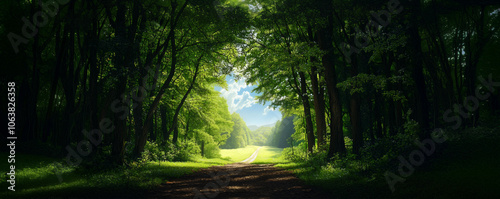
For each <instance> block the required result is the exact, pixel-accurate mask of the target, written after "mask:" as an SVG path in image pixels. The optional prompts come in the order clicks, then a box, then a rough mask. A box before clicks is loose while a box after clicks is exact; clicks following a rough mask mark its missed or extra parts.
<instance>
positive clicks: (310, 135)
mask: <svg viewBox="0 0 500 199" xmlns="http://www.w3.org/2000/svg"><path fill="white" fill-rule="evenodd" d="M299 76H300V91H301V93H300V94H301V96H300V97H301V99H302V105H303V106H304V117H305V118H304V119H305V120H306V135H307V151H309V152H310V153H312V152H313V148H314V145H315V139H314V131H313V124H312V118H311V105H310V104H309V96H308V95H307V85H306V76H305V74H304V72H299Z"/></svg>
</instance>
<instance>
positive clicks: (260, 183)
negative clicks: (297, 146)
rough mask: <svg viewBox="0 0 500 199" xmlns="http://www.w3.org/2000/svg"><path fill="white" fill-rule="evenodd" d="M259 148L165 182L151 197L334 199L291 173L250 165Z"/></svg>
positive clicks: (274, 168) (269, 166)
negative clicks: (236, 160)
mask: <svg viewBox="0 0 500 199" xmlns="http://www.w3.org/2000/svg"><path fill="white" fill-rule="evenodd" d="M258 151H259V149H257V150H256V151H255V152H254V154H252V156H250V157H249V158H248V159H246V160H244V161H243V162H240V163H234V164H228V165H224V166H214V167H211V168H207V169H202V170H200V171H198V172H195V173H193V174H191V175H187V176H183V177H181V178H178V179H176V180H174V181H169V182H168V183H166V184H162V185H161V186H160V187H159V188H158V189H157V190H155V191H153V192H151V193H150V194H148V197H149V198H200V199H204V198H221V199H222V198H235V199H236V198H321V199H322V198H331V197H330V196H328V195H327V194H326V193H324V192H321V191H320V190H317V189H315V188H312V187H309V186H307V185H305V184H304V183H303V182H302V181H301V180H299V179H298V178H296V177H295V176H294V175H293V174H292V172H290V171H286V170H283V169H279V168H276V167H273V166H272V165H268V164H260V165H258V164H249V162H252V161H253V160H255V158H256V157H257V154H258Z"/></svg>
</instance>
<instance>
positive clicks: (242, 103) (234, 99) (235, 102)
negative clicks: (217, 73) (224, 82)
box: [220, 79, 257, 113]
mask: <svg viewBox="0 0 500 199" xmlns="http://www.w3.org/2000/svg"><path fill="white" fill-rule="evenodd" d="M227 87H228V88H227V89H228V90H226V89H222V90H221V91H220V93H221V95H222V97H224V98H226V100H227V105H228V106H229V112H231V113H233V112H235V111H237V110H240V109H243V108H247V107H251V106H253V105H254V104H255V103H256V102H257V101H256V100H255V99H254V97H252V95H250V92H248V91H243V93H242V94H241V95H240V94H238V93H239V92H240V90H241V89H244V88H246V87H248V85H246V83H245V79H240V81H238V82H235V81H234V79H231V80H229V82H228V86H227Z"/></svg>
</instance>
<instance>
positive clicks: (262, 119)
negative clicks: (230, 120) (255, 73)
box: [215, 75, 281, 126]
mask: <svg viewBox="0 0 500 199" xmlns="http://www.w3.org/2000/svg"><path fill="white" fill-rule="evenodd" d="M226 81H227V90H226V89H223V88H221V87H218V86H216V87H215V90H216V91H219V92H220V93H221V96H222V97H224V98H225V99H226V101H227V105H228V107H229V112H231V113H234V112H236V113H238V114H240V116H241V118H243V120H244V121H245V123H246V124H247V125H248V126H250V125H257V126H262V125H266V124H272V123H275V122H276V121H278V120H280V119H281V113H280V111H279V110H272V109H270V108H269V107H268V106H269V105H270V103H269V102H266V104H264V105H262V104H259V103H258V102H257V100H256V99H255V97H256V96H258V95H259V94H258V93H254V92H252V89H254V88H255V87H256V86H255V85H247V84H246V83H245V79H244V78H242V79H240V80H239V81H238V82H236V81H235V79H234V77H233V76H230V75H228V76H227V77H226Z"/></svg>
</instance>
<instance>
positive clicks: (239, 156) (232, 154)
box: [220, 145, 259, 162]
mask: <svg viewBox="0 0 500 199" xmlns="http://www.w3.org/2000/svg"><path fill="white" fill-rule="evenodd" d="M257 148H259V146H255V145H248V146H246V147H245V148H237V149H221V150H220V154H221V156H222V158H223V159H228V160H230V161H232V162H241V161H243V160H245V159H247V158H248V157H250V156H251V155H252V154H253V152H255V150H257Z"/></svg>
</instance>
